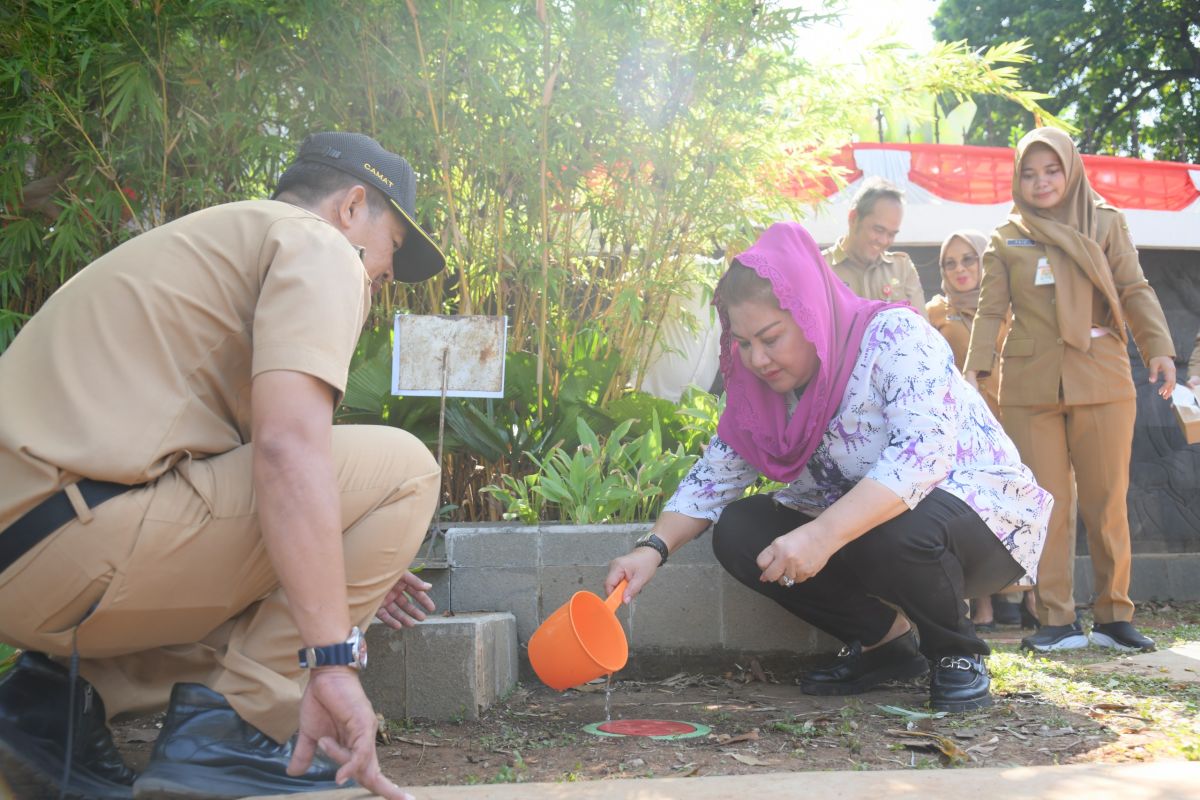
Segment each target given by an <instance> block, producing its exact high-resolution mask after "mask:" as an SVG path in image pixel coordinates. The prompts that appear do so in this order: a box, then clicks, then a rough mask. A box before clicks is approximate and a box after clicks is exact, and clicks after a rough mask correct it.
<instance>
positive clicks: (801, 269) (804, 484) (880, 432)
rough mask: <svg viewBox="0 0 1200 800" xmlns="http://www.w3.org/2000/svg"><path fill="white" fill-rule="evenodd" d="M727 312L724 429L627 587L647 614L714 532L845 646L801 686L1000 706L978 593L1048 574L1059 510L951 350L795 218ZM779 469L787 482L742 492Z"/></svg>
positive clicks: (721, 289) (768, 238)
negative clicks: (853, 276)
mask: <svg viewBox="0 0 1200 800" xmlns="http://www.w3.org/2000/svg"><path fill="white" fill-rule="evenodd" d="M714 302H715V303H716V305H717V308H718V311H719V312H720V316H721V323H722V331H723V333H722V337H721V370H722V373H723V375H724V378H725V385H726V392H727V403H726V408H725V412H724V414H723V415H722V417H721V420H720V423H719V425H718V428H717V435H716V436H715V437H714V438H713V440H712V442H711V443H710V445H709V447H708V449H707V450H706V451H705V453H704V456H703V457H702V458H701V459H700V460H699V461H698V462H697V463H696V465H695V466H694V467H693V468H692V470H691V472H690V473H689V474H688V476H687V478H685V479H684V481H683V482H682V483H681V484H680V486H679V489H678V490H677V491H676V493H675V495H674V496H673V497H672V498H671V500H670V501H669V502H668V504H667V506H666V510H665V511H664V512H663V514H662V515H661V516H660V517H659V518H658V520H657V521H656V522H655V525H654V528H653V530H652V531H651V533H650V534H649V535H647V536H646V537H645V538H644V539H641V540H639V542H638V543H637V545H636V546H635V547H634V549H633V550H632V551H631V552H629V553H628V554H626V555H624V556H621V557H619V558H617V559H615V560H614V561H613V562H612V564H611V566H610V568H609V573H608V577H607V579H606V582H605V583H606V586H607V587H608V589H609V591H611V590H612V589H613V588H614V587H615V586H616V585H617V583H618V582H619V581H621V580H622V579H627V580H628V581H629V585H628V588H627V589H626V593H625V598H624V599H625V601H626V602H629V601H630V600H631V599H632V598H633V597H635V596H636V595H637V594H638V593H639V592H641V591H642V589H643V588H644V587H645V586H646V585H647V583H649V582H650V581H651V579H652V578H653V577H654V575H655V574H656V572H657V570H658V568H659V567H661V566H662V565H663V564H665V563H666V561H667V557H668V556H669V555H670V553H672V552H674V551H675V550H677V549H678V548H679V547H681V546H683V545H684V544H685V543H686V542H688V541H690V540H691V539H694V538H696V537H697V536H698V535H700V534H701V533H702V532H703V531H704V530H706V529H707V528H708V527H709V526H710V525H713V549H714V551H715V552H716V555H717V557H718V559H719V560H720V562H721V564H722V565H723V566H724V567H725V569H726V570H728V571H729V573H730V574H732V575H733V576H734V577H735V578H737V579H738V580H739V581H741V582H742V583H744V584H745V585H747V586H749V587H751V588H752V589H754V590H755V591H758V592H760V593H761V594H764V595H766V596H767V597H770V598H771V599H772V600H774V601H775V602H777V603H779V604H780V605H782V606H783V607H784V608H786V609H787V610H788V611H790V612H791V613H793V614H795V615H796V616H798V617H800V618H801V619H804V620H805V621H807V622H809V623H810V624H812V625H814V626H816V627H817V628H820V629H821V630H823V631H825V632H826V633H829V634H830V635H832V636H834V637H836V638H838V639H840V640H841V641H842V642H844V643H845V644H846V648H845V649H843V651H842V652H841V653H840V654H839V655H838V657H837V659H836V660H835V661H834V662H833V663H832V664H831V665H830V666H828V667H826V668H822V669H817V670H814V671H812V672H809V673H807V674H806V675H805V676H803V678H802V679H801V684H800V685H801V687H802V690H803V691H805V692H807V693H809V694H823V695H833V694H857V693H859V692H864V691H867V690H868V689H871V688H873V687H875V686H877V685H879V684H881V683H884V682H887V681H891V680H897V679H904V678H912V677H915V676H918V675H923V674H925V673H926V671H927V670H928V669H929V665H930V664H931V665H932V671H931V672H930V699H931V702H932V703H933V706H934V708H937V709H941V710H947V711H965V710H969V709H974V708H980V707H982V706H986V705H989V704H990V703H991V694H990V689H989V687H990V680H989V678H988V673H987V668H986V666H985V665H984V662H983V657H984V656H986V655H987V654H988V653H989V650H988V647H987V645H986V644H985V643H984V642H983V641H982V640H981V639H979V637H978V636H977V635H976V634H975V630H974V628H973V626H972V624H971V621H970V619H969V618H968V617H967V616H966V615H965V614H964V613H963V609H964V605H965V604H964V603H963V602H962V601H963V598H964V597H968V596H972V595H973V596H979V595H982V594H990V593H992V592H994V591H996V590H998V589H1000V588H1001V587H1003V586H1005V585H1007V584H1009V583H1011V582H1012V581H1014V580H1016V579H1017V578H1019V577H1021V575H1023V574H1025V573H1026V572H1030V573H1032V572H1034V571H1036V569H1037V562H1038V556H1039V554H1040V552H1041V547H1042V541H1043V539H1044V538H1045V534H1046V525H1047V520H1048V518H1049V515H1050V508H1051V503H1052V500H1051V498H1050V496H1049V495H1048V494H1047V493H1046V492H1044V491H1042V489H1040V488H1039V487H1038V486H1037V484H1036V483H1035V482H1034V480H1033V476H1032V475H1031V474H1030V472H1029V470H1028V469H1026V468H1025V467H1024V466H1022V464H1021V462H1020V459H1019V458H1018V456H1017V452H1016V448H1015V447H1014V446H1013V444H1012V442H1011V441H1009V439H1008V437H1007V436H1005V434H1004V432H1003V430H1002V429H1001V428H1000V426H999V425H998V424H997V423H996V421H995V418H994V417H993V416H992V414H991V413H990V412H989V411H988V409H987V405H986V404H985V402H984V400H983V398H982V397H981V396H980V395H979V393H978V392H976V391H975V390H974V389H972V388H971V387H970V386H968V385H967V383H966V382H965V381H964V380H963V379H962V376H961V375H960V374H959V373H958V370H957V369H955V366H954V362H953V357H952V355H951V352H950V348H949V347H948V345H947V344H946V342H945V340H944V339H942V337H941V336H939V335H938V333H937V332H936V331H935V330H934V329H933V328H931V327H930V326H929V324H928V323H927V322H925V320H924V319H922V318H921V316H920V315H919V314H917V313H915V312H914V310H913V309H912V308H910V307H908V306H900V305H892V304H888V303H883V302H878V301H870V300H864V299H862V298H860V297H858V296H856V295H855V294H853V293H852V292H851V291H850V290H849V289H848V288H847V287H846V286H845V285H844V284H843V283H842V282H841V281H839V280H837V278H835V277H834V275H833V273H832V272H831V271H830V270H829V268H828V267H827V266H826V265H825V262H824V261H823V260H822V259H821V255H820V251H819V250H818V249H817V246H816V244H815V243H814V242H813V240H812V237H810V236H809V234H808V232H807V231H806V230H804V228H803V227H801V226H800V225H798V224H796V223H779V224H776V225H773V226H771V227H770V228H769V229H768V230H767V231H766V232H765V233H764V234H763V235H762V236H761V237H760V238H759V239H758V241H757V242H755V244H754V245H753V246H752V247H751V248H750V249H749V250H746V251H745V252H743V253H741V254H740V255H738V256H737V258H735V259H734V261H733V264H732V266H731V267H730V268H729V270H728V272H726V274H725V276H724V277H723V278H722V279H721V281H720V283H719V284H718V285H717V291H716V298H715V301H714ZM761 475H765V476H766V477H768V478H770V479H772V480H775V481H780V482H782V483H784V484H786V486H785V488H783V489H781V490H779V491H777V492H774V493H773V494H770V495H764V494H757V495H752V496H750V497H745V498H743V497H742V495H743V494H744V492H745V490H746V489H747V488H748V487H749V486H751V485H752V484H753V483H754V482H755V481H756V480H757V479H758V477H759V476H761ZM714 523H715V524H714ZM651 591H652V590H651ZM896 608H899V609H901V611H902V612H903V613H897V612H896V610H895V609H896ZM914 625H915V626H916V629H917V631H919V633H920V644H919V645H918V643H917V642H918V640H917V636H916V635H915V632H914V631H913V626H914ZM779 645H780V647H781V648H786V647H787V645H788V643H787V642H783V641H781V642H780V643H779Z"/></svg>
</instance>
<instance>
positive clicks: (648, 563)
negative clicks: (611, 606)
mask: <svg viewBox="0 0 1200 800" xmlns="http://www.w3.org/2000/svg"><path fill="white" fill-rule="evenodd" d="M660 560H661V556H659V554H658V551H657V550H654V549H653V548H650V547H635V548H634V549H633V550H632V551H630V552H628V553H626V554H625V555H623V556H621V557H620V558H614V559H613V560H612V563H611V564H609V566H608V577H607V578H605V579H604V593H605V594H611V593H612V591H613V589H616V588H617V584H618V583H620V582H621V581H622V580H627V581H629V585H627V586H626V587H625V596H624V597H622V598H621V602H623V603H628V602H629V601H630V600H632V599H633V598H635V597H637V595H638V592H640V591H641V590H642V587H643V586H645V585H646V584H647V583H649V582H650V579H651V578H653V577H654V573H655V572H657V571H658V562H659V561H660Z"/></svg>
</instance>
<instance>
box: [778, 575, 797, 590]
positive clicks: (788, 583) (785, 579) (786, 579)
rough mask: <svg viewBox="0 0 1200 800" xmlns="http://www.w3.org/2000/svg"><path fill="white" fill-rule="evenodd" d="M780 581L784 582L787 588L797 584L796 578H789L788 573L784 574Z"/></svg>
mask: <svg viewBox="0 0 1200 800" xmlns="http://www.w3.org/2000/svg"><path fill="white" fill-rule="evenodd" d="M779 582H780V583H782V584H783V588H785V589H790V588H792V587H793V586H795V585H796V582H795V581H794V580H792V579H791V578H789V577H788V576H787V575H784V576H783V577H782V578H780V579H779Z"/></svg>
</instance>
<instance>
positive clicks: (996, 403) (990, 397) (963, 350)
mask: <svg viewBox="0 0 1200 800" xmlns="http://www.w3.org/2000/svg"><path fill="white" fill-rule="evenodd" d="M925 311H926V312H927V313H928V315H929V324H930V325H932V326H933V327H934V328H936V329H937V332H938V333H940V334H941V335H942V337H943V338H944V339H945V340H946V341H947V342H948V343H949V344H950V350H951V351H952V352H953V353H954V366H956V367H958V371H959V372H962V371H963V365H964V364H965V363H966V361H967V345H968V344H969V343H970V341H971V329H970V328H969V327H967V321H966V320H965V319H963V318H962V316H961V315H960V314H959V313H958V312H957V311H956V310H955V309H952V308H951V307H950V302H949V301H948V300H947V299H946V296H945V295H941V294H939V295H936V296H935V297H934V298H933V299H932V300H930V301H929V302H928V303H926V304H925ZM1006 333H1008V323H1007V321H1006V322H1005V323H1004V324H1003V325H1001V326H1000V335H999V336H998V337H997V338H996V348H997V350H998V349H999V347H1000V345H1001V343H1002V342H1003V341H1004V336H1005V334H1006ZM997 358H999V356H997ZM998 386H999V380H998V378H997V376H996V375H991V376H989V377H987V378H982V379H980V381H979V391H980V393H981V394H982V395H983V398H984V399H985V400H987V404H988V408H990V409H991V410H992V413H993V414H995V415H996V417H997V418H999V417H1000V398H999V394H998V392H997V387H998Z"/></svg>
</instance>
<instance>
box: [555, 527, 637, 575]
mask: <svg viewBox="0 0 1200 800" xmlns="http://www.w3.org/2000/svg"><path fill="white" fill-rule="evenodd" d="M648 530H650V526H649V525H598V526H595V527H591V526H582V525H550V526H546V527H544V528H542V529H541V530H540V531H539V534H538V535H539V537H540V546H541V561H540V562H539V563H540V564H541V565H542V566H546V567H557V566H566V565H572V564H586V565H588V566H603V567H607V566H608V562H610V561H612V560H613V559H614V558H616V557H617V556H620V555H624V554H625V553H628V552H629V549H630V548H631V547H633V543H634V542H635V541H637V540H638V539H639V538H640V537H642V536H645V535H646V532H647V531H648Z"/></svg>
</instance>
